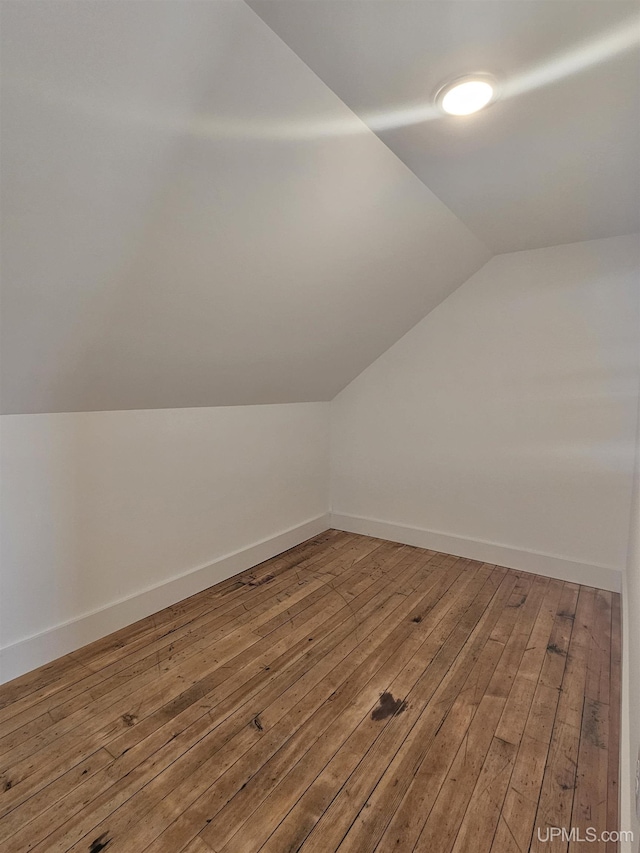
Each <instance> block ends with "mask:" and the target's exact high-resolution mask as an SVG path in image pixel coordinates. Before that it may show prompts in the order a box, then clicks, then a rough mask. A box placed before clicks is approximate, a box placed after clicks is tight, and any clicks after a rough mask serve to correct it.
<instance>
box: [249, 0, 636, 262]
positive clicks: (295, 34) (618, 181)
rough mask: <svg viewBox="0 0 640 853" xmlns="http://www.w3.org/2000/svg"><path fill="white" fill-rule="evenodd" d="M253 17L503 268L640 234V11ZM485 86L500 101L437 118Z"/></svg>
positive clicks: (304, 8) (473, 10) (580, 3)
mask: <svg viewBox="0 0 640 853" xmlns="http://www.w3.org/2000/svg"><path fill="white" fill-rule="evenodd" d="M248 2H249V3H250V5H251V6H252V7H253V8H254V9H255V10H256V11H257V13H258V14H259V15H260V16H261V17H262V18H263V20H265V21H266V22H267V23H268V24H269V26H270V27H272V28H273V29H274V30H275V31H276V32H277V33H278V34H279V35H280V36H281V37H282V38H283V39H284V41H285V42H286V43H287V44H288V45H289V46H290V47H292V48H293V49H294V50H295V51H296V53H297V54H298V55H299V56H300V57H301V58H302V59H303V60H304V61H305V62H306V63H307V64H308V65H309V67H310V68H312V69H313V70H314V71H315V72H316V74H318V76H319V77H321V79H322V80H324V82H325V83H327V85H328V86H329V87H330V88H331V89H332V90H333V91H334V92H335V93H336V94H337V95H339V96H340V98H341V99H342V100H343V101H344V102H345V104H347V105H348V106H349V107H350V108H351V109H352V110H353V111H354V112H355V113H356V114H357V115H358V116H359V117H360V118H362V119H363V120H364V121H365V122H367V123H368V124H369V126H370V127H371V128H372V129H373V130H375V131H376V133H377V134H378V135H379V136H380V138H381V139H382V140H383V141H384V142H385V144H386V145H388V146H389V148H390V149H391V150H392V151H393V152H394V153H395V154H397V155H398V157H399V158H400V159H401V160H403V161H404V162H405V163H406V164H407V166H409V168H410V169H411V170H412V171H413V172H414V173H415V174H416V175H418V177H420V178H421V180H422V181H424V183H425V184H426V185H427V186H428V187H429V188H430V189H431V190H433V192H434V193H435V194H436V195H437V196H438V197H439V198H440V199H442V201H444V203H445V204H446V205H447V206H448V207H449V208H450V209H451V210H452V211H453V212H454V213H455V214H456V215H457V216H458V217H459V218H460V219H461V220H462V221H463V222H465V223H466V224H467V225H468V226H469V228H471V230H472V231H473V232H474V233H475V234H476V235H477V236H478V237H480V239H482V240H483V241H484V242H485V243H486V244H487V245H488V246H489V247H490V248H491V249H492V250H493V251H494V252H496V253H498V252H511V251H517V250H520V249H531V248H538V247H542V246H550V245H554V244H558V243H570V242H575V241H578V240H589V239H594V238H598V237H610V236H613V235H617V234H629V233H632V232H635V231H637V230H638V229H639V228H640V156H639V152H640V50H639V42H640V17H639V6H638V3H637V2H623V0H602V2H598V0H575V1H574V0H549V1H548V0H468V2H465V0H442V2H438V0H308V2H300V0H248ZM478 71H486V72H490V73H492V74H494V75H496V76H497V78H498V80H499V83H500V85H501V88H502V96H501V97H500V98H499V99H498V101H497V102H496V103H495V104H493V105H492V106H491V107H490V108H489V109H487V110H485V111H483V112H480V113H477V114H476V115H472V116H464V117H459V116H445V115H439V114H438V113H437V111H436V110H435V108H434V107H433V96H434V94H435V92H436V91H437V90H438V88H440V87H441V86H442V85H443V84H444V83H446V82H447V81H449V80H453V79H455V78H457V77H460V76H462V75H464V74H467V73H470V72H478Z"/></svg>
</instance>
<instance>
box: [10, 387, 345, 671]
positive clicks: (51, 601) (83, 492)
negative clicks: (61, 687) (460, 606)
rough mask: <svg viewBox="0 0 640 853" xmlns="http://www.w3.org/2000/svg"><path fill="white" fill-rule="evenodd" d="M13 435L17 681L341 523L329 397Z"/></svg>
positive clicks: (116, 416)
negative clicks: (335, 518) (331, 458)
mask: <svg viewBox="0 0 640 853" xmlns="http://www.w3.org/2000/svg"><path fill="white" fill-rule="evenodd" d="M1 438H2V440H1V449H2V574H1V576H0V578H1V593H2V595H1V605H0V607H1V609H0V632H1V633H0V645H1V646H2V663H3V672H2V676H3V679H4V680H6V679H8V678H12V677H14V676H15V675H17V674H19V673H20V672H22V671H26V670H28V669H31V668H33V667H35V666H37V665H40V664H41V663H44V662H45V661H46V660H51V659H53V658H55V657H56V656H58V655H59V654H62V653H65V652H67V651H70V650H71V649H73V648H77V647H79V646H81V645H83V644H84V643H86V642H88V641H89V640H93V639H95V638H96V637H98V636H101V635H103V634H106V633H108V632H109V631H112V630H115V629H116V628H119V627H121V626H123V625H126V624H129V623H130V622H132V621H134V620H135V619H138V618H140V617H142V616H145V615H148V614H149V613H152V612H155V611H156V610H158V609H159V608H160V607H163V606H166V605H167V604H170V603H173V602H175V601H178V600H180V599H181V598H184V597H185V596H186V595H190V594H192V593H193V592H196V591H197V590H199V589H203V588H205V587H207V586H209V585H211V584H212V583H215V582H217V581H219V580H221V579H222V578H223V577H227V576H229V575H231V574H233V573H235V572H237V571H240V570H242V569H244V568H247V567H248V566H251V565H253V564H255V563H257V562H259V561H260V560H263V559H266V558H267V557H269V556H272V555H273V554H276V553H279V552H280V551H282V550H284V549H286V548H287V547H291V546H292V545H294V544H297V542H299V541H302V540H303V539H305V538H307V537H308V536H311V535H313V534H314V533H316V532H319V531H320V530H323V529H325V528H326V527H328V523H327V521H328V519H327V516H326V513H327V511H328V505H329V494H328V469H329V465H328V438H329V404H328V403H300V404H291V405H276V406H241V407H235V408H199V409H158V410H143V411H140V410H139V411H117V412H91V413H74V414H42V415H7V416H4V417H3V418H2V436H1ZM292 528H293V531H292V532H291V533H290V534H286V535H284V536H280V534H283V533H286V531H290V530H291V529H292ZM274 537H275V538H274ZM264 540H267V541H266V542H264V544H263V545H261V546H260V547H258V548H253V549H252V547H251V546H254V545H256V543H261V542H263V541H264ZM247 549H249V550H247ZM235 552H240V554H237V555H236V556H235V557H232V558H230V559H224V558H226V557H228V555H233V554H235ZM221 558H223V559H221ZM216 560H218V561H219V562H218V563H217V564H216V565H214V566H213V567H211V568H210V569H205V570H204V571H196V572H195V573H193V574H190V575H187V577H185V578H182V580H178V581H173V580H172V579H174V578H176V577H177V576H180V575H184V574H185V573H190V572H193V570H195V569H198V568H201V567H203V566H208V565H209V564H211V563H213V562H214V561H216ZM154 588H155V590H154ZM149 590H151V592H149ZM123 600H124V602H123ZM118 602H120V603H118ZM105 608H106V609H105ZM96 611H97V613H96ZM87 614H93V615H90V616H88V618H83V617H86V616H87ZM67 623H68V624H67ZM65 624H66V627H60V626H65ZM51 629H53V630H51ZM42 632H44V634H43V633H42ZM33 635H39V636H37V637H36V638H35V639H29V638H32V637H33Z"/></svg>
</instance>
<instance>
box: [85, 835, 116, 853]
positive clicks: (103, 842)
mask: <svg viewBox="0 0 640 853" xmlns="http://www.w3.org/2000/svg"><path fill="white" fill-rule="evenodd" d="M108 835H109V833H108V832H103V833H102V835H99V836H98V837H97V838H94V840H93V841H92V842H91V845H90V846H89V853H100V851H101V850H104V848H105V847H106V846H107V844H111V839H110V838H108V837H107V836H108Z"/></svg>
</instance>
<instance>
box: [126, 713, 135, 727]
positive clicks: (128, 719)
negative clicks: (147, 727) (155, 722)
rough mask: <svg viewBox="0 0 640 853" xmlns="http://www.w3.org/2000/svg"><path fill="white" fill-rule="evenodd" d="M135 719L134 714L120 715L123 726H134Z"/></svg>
mask: <svg viewBox="0 0 640 853" xmlns="http://www.w3.org/2000/svg"><path fill="white" fill-rule="evenodd" d="M137 719H138V718H137V717H136V715H135V714H123V715H122V722H123V723H124V724H125V726H135V724H136V720H137Z"/></svg>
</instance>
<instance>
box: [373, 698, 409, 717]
mask: <svg viewBox="0 0 640 853" xmlns="http://www.w3.org/2000/svg"><path fill="white" fill-rule="evenodd" d="M406 708H407V703H406V702H405V701H404V699H394V698H393V696H392V695H391V693H387V692H385V693H381V694H380V701H379V702H378V704H377V706H376V707H375V708H374V709H373V711H372V712H371V719H372V720H386V719H387V717H395V716H396V715H397V714H402V712H403V711H405V710H406Z"/></svg>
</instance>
